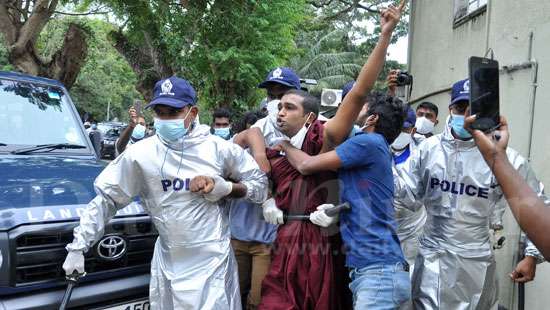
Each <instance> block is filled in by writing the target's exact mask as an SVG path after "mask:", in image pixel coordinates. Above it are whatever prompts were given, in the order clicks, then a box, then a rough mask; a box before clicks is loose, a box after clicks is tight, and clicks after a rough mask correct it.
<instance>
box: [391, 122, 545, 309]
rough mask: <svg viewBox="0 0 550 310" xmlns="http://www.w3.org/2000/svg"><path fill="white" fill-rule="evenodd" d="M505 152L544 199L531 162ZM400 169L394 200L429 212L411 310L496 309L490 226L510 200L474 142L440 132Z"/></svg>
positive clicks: (495, 282) (419, 254) (418, 260)
mask: <svg viewBox="0 0 550 310" xmlns="http://www.w3.org/2000/svg"><path fill="white" fill-rule="evenodd" d="M507 154H508V158H509V159H510V162H511V163H512V164H513V165H514V167H515V168H516V169H517V170H518V171H519V172H520V174H521V175H522V176H523V177H524V178H525V179H526V180H527V182H528V183H529V184H530V185H531V187H532V188H533V189H534V190H535V191H536V192H538V193H539V194H543V188H542V184H541V183H540V182H539V181H538V180H537V179H536V177H535V174H534V173H533V171H532V170H531V168H530V166H529V164H528V162H527V161H526V160H525V159H524V158H523V157H521V156H520V155H519V154H518V153H517V152H516V151H514V150H513V149H510V148H509V149H508V150H507ZM397 171H398V177H396V178H395V183H396V184H395V186H396V190H395V195H396V197H395V198H396V200H397V201H399V202H400V203H401V204H402V205H403V206H407V207H412V208H417V207H418V206H421V205H422V204H423V205H424V206H425V207H426V211H427V214H428V216H427V219H426V223H425V226H424V231H423V233H422V235H421V236H420V238H419V252H418V256H417V258H416V261H415V268H414V272H413V278H412V298H413V303H414V307H415V308H417V309H496V308H497V306H498V286H497V278H496V274H495V273H496V262H495V258H494V255H493V249H492V245H491V241H490V227H491V226H493V227H494V226H497V225H501V224H502V215H503V213H504V211H505V209H506V200H505V198H504V195H503V193H502V191H501V189H500V187H499V185H498V183H497V182H496V179H495V177H494V176H493V174H492V173H491V170H490V169H489V167H488V166H487V164H486V162H485V161H484V160H483V157H482V155H481V153H480V152H479V150H478V149H477V147H476V146H475V144H474V141H473V140H469V141H462V140H457V139H454V138H453V136H452V134H451V129H450V127H449V125H447V126H446V129H445V131H444V132H443V133H441V134H438V135H435V136H432V137H431V138H429V139H427V140H425V141H424V142H423V143H421V144H420V145H419V147H418V148H417V150H416V151H415V152H414V154H413V155H411V157H410V158H409V159H408V161H407V162H406V164H405V165H404V166H403V167H402V169H398V170H397ZM529 251H531V253H533V252H532V251H533V248H532V247H531V249H530V250H529V249H528V251H527V252H529ZM535 251H536V250H535Z"/></svg>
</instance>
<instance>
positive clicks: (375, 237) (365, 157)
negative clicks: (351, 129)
mask: <svg viewBox="0 0 550 310" xmlns="http://www.w3.org/2000/svg"><path fill="white" fill-rule="evenodd" d="M336 154H337V155H338V157H339V158H340V160H341V161H342V168H340V170H339V171H338V176H339V178H340V182H341V183H342V186H341V188H340V196H341V200H342V202H348V203H349V204H350V205H351V210H350V211H346V212H342V213H341V214H340V231H341V233H342V240H343V241H344V244H345V245H346V249H347V257H346V265H347V266H348V267H351V268H364V267H366V266H370V265H373V264H394V263H398V262H405V258H404V256H403V252H402V251H401V246H400V243H399V238H398V237H397V232H396V231H397V224H396V221H395V216H394V213H395V212H394V208H393V192H394V188H393V174H392V154H391V152H390V148H389V146H388V144H387V142H386V139H384V137H383V136H382V135H380V134H378V133H368V134H360V135H357V136H355V137H353V138H351V139H348V140H347V141H346V142H344V143H343V144H341V145H340V146H338V147H337V148H336Z"/></svg>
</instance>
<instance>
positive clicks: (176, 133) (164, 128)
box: [155, 109, 191, 142]
mask: <svg viewBox="0 0 550 310" xmlns="http://www.w3.org/2000/svg"><path fill="white" fill-rule="evenodd" d="M189 112H191V109H189V111H188V112H187V114H186V115H185V117H184V118H183V119H180V118H178V119H168V120H162V119H159V118H155V130H156V132H157V134H158V135H159V136H160V137H161V138H163V139H164V140H167V141H168V142H177V141H178V140H180V139H182V138H183V137H184V136H185V135H186V134H187V131H188V129H189V128H186V127H185V119H186V118H187V116H189ZM190 126H191V125H190Z"/></svg>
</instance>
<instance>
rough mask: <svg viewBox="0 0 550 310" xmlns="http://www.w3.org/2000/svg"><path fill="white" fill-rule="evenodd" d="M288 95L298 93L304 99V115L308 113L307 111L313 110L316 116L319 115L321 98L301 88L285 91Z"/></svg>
mask: <svg viewBox="0 0 550 310" xmlns="http://www.w3.org/2000/svg"><path fill="white" fill-rule="evenodd" d="M286 95H297V96H300V97H302V98H303V99H304V100H303V101H302V107H303V108H304V115H306V114H307V113H311V112H313V113H314V114H315V116H319V104H320V103H321V101H320V100H319V98H317V97H315V96H313V95H312V94H310V93H308V92H307V91H303V90H301V89H290V90H288V91H287V92H286V93H285V96H286Z"/></svg>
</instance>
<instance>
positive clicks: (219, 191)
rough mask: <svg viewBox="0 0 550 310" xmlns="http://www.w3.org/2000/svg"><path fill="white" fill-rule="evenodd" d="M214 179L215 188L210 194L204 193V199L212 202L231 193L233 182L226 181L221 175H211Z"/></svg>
mask: <svg viewBox="0 0 550 310" xmlns="http://www.w3.org/2000/svg"><path fill="white" fill-rule="evenodd" d="M210 177H211V178H212V179H213V180H214V188H213V189H212V191H211V192H210V193H208V194H204V199H206V200H208V201H210V202H216V201H218V200H220V199H222V198H223V197H225V196H227V195H229V194H231V191H232V190H233V182H229V181H226V180H225V179H224V178H222V177H221V176H219V175H214V176H210Z"/></svg>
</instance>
